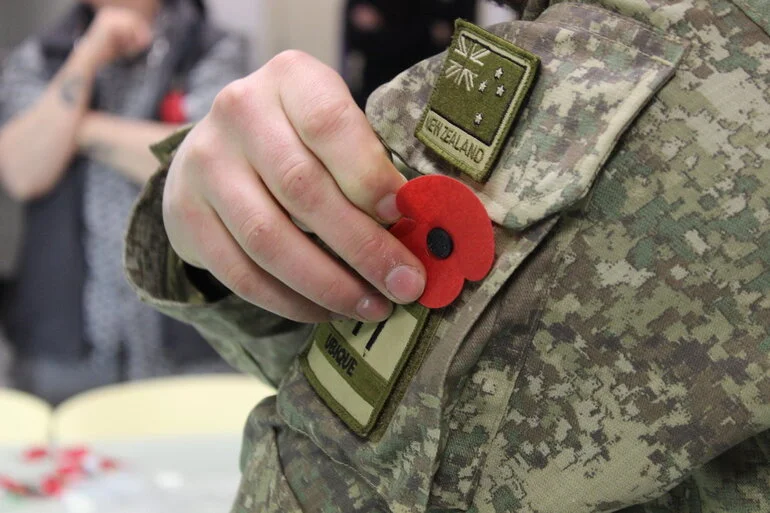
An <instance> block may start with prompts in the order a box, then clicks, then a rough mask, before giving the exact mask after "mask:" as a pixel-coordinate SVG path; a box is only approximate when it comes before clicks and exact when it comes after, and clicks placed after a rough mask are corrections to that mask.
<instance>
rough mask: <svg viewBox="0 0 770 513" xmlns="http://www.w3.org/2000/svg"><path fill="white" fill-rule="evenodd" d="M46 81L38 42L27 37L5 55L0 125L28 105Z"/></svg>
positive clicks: (0, 74)
mask: <svg viewBox="0 0 770 513" xmlns="http://www.w3.org/2000/svg"><path fill="white" fill-rule="evenodd" d="M47 84H48V79H47V76H46V71H45V61H44V60H43V54H42V51H41V49H40V44H39V43H38V42H37V41H36V40H34V39H29V40H27V41H26V42H24V43H23V44H22V45H21V46H20V47H19V48H17V49H16V50H15V51H14V52H13V53H11V55H9V56H8V59H7V60H6V62H5V65H4V66H3V70H2V73H0V125H2V124H4V123H6V122H7V121H8V120H10V119H11V118H13V117H14V116H16V115H17V114H19V113H21V112H24V111H25V110H27V109H29V108H30V107H31V106H32V105H33V104H34V103H35V102H36V101H37V100H38V98H40V96H41V95H42V94H43V92H44V91H45V88H46V87H47Z"/></svg>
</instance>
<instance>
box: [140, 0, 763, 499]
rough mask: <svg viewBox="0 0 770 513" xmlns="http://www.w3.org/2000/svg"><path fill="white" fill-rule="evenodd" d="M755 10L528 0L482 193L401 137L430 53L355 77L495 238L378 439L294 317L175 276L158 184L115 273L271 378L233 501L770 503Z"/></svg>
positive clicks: (505, 29)
mask: <svg viewBox="0 0 770 513" xmlns="http://www.w3.org/2000/svg"><path fill="white" fill-rule="evenodd" d="M768 5H770V4H768V3H767V2H764V1H762V0H734V1H732V2H730V1H726V0H596V1H588V2H581V3H560V2H552V3H549V2H547V1H546V0H532V1H530V2H529V3H528V4H527V5H526V6H524V10H523V13H524V18H523V20H522V21H515V22H510V23H505V24H502V25H498V26H495V27H492V28H490V29H489V30H490V31H491V32H493V33H494V34H496V35H498V36H500V37H502V38H503V39H505V40H508V41H510V42H513V43H514V44H516V45H517V46H518V47H521V48H523V49H526V50H527V51H529V52H532V53H533V54H535V55H537V56H538V57H539V58H540V73H539V77H538V78H537V80H536V82H535V83H534V86H533V88H532V90H531V93H530V96H529V98H528V100H527V101H526V102H525V103H524V107H523V109H522V111H521V112H520V114H519V117H518V119H517V120H516V122H515V123H514V125H513V127H512V130H511V132H510V135H509V136H508V138H507V139H506V140H505V143H504V146H503V147H502V150H501V154H500V157H499V160H497V162H496V165H495V166H494V169H493V170H492V174H491V177H490V179H489V180H488V181H487V182H486V183H483V184H481V183H476V182H474V181H473V180H470V179H468V178H466V177H464V175H462V174H461V173H459V172H458V171H457V170H456V168H454V167H453V166H452V165H450V164H448V163H447V162H446V161H444V160H443V159H442V158H441V157H439V156H438V155H437V154H436V153H434V152H432V151H431V150H429V149H428V148H426V147H425V146H424V145H423V144H422V143H421V142H419V141H418V140H417V139H416V138H415V135H414V134H415V130H416V128H417V125H418V123H419V121H420V118H421V116H422V115H423V112H424V110H425V106H426V105H427V103H428V101H429V97H430V94H431V90H432V89H433V86H434V84H435V83H436V82H437V80H439V78H440V73H441V70H442V69H443V68H442V66H443V63H444V59H445V55H438V56H436V57H434V58H431V59H428V60H426V61H423V62H422V63H420V64H418V65H416V66H415V67H413V68H411V69H409V70H407V71H405V72H404V73H403V74H401V75H400V76H398V77H397V78H396V79H394V80H393V81H392V82H391V83H389V84H386V85H385V86H383V87H381V88H380V89H379V90H378V91H376V92H375V93H374V95H373V96H372V97H371V98H370V100H369V103H368V105H367V115H368V116H369V119H370V121H371V123H372V125H373V126H374V128H375V130H376V131H377V132H378V134H379V135H380V137H381V138H382V140H383V141H384V144H386V145H387V146H388V148H389V149H390V150H391V152H392V153H393V155H394V157H397V159H396V160H397V161H398V162H400V165H402V167H403V168H404V169H408V170H411V171H413V172H415V173H418V174H435V173H441V174H446V175H450V176H453V177H455V178H457V179H459V180H462V181H463V182H465V183H466V184H468V185H469V186H471V187H472V188H473V189H474V190H475V191H476V193H477V195H478V197H479V198H480V199H481V201H482V202H483V203H484V205H485V206H486V207H487V211H488V213H489V215H490V217H491V219H492V220H493V222H494V226H495V238H496V242H497V244H496V248H497V253H496V260H495V263H494V265H493V269H492V271H491V272H490V274H489V275H488V276H487V278H486V279H485V280H484V281H483V282H480V283H477V284H466V287H465V288H464V290H463V292H462V295H461V296H460V298H459V299H458V300H457V301H455V302H454V303H453V304H451V305H450V306H448V307H446V308H444V309H441V310H436V311H433V312H432V314H431V319H432V320H431V322H432V323H433V329H431V330H426V331H425V332H423V335H422V338H424V339H426V340H423V341H422V343H424V344H425V345H426V346H427V347H428V348H429V349H428V351H427V353H426V354H425V355H424V357H422V359H421V361H419V362H418V364H415V365H412V366H411V367H409V366H408V367H407V368H408V371H405V376H404V377H402V378H401V385H402V390H401V393H400V394H394V395H393V396H392V397H391V399H390V401H389V403H388V404H387V405H386V406H385V410H386V411H387V415H384V416H383V419H384V420H383V421H382V424H383V425H381V426H378V429H377V430H376V436H374V435H372V436H368V437H361V436H359V435H357V434H355V433H354V432H352V431H351V429H350V428H348V426H347V424H346V423H345V422H343V420H342V419H341V418H340V417H339V416H337V415H336V414H335V413H334V412H333V411H332V410H331V409H330V408H329V407H328V406H327V405H326V404H327V403H326V402H324V400H323V398H322V397H320V395H319V394H318V393H316V391H315V389H314V388H313V387H312V386H311V383H309V381H308V378H307V377H306V375H305V373H303V371H302V368H301V367H302V366H301V364H300V360H301V358H299V357H298V355H301V354H302V352H303V348H305V347H306V344H307V339H308V334H309V333H310V331H311V330H312V327H310V326H302V325H296V324H294V323H291V322H288V321H286V320H282V319H280V318H276V317H275V316H272V315H269V314H267V313H265V312H262V311H260V310H258V309H256V308H255V307H253V306H250V305H249V304H247V303H245V302H243V301H242V300H240V299H238V298H237V297H234V296H231V297H227V298H225V299H223V300H220V301H217V302H211V303H209V302H206V300H205V299H204V297H203V296H202V295H201V293H200V292H198V291H197V290H196V289H195V287H194V286H193V285H192V284H191V283H189V281H187V280H186V278H185V276H184V274H183V273H181V272H180V264H179V261H178V258H177V257H176V256H175V255H174V254H173V252H172V251H171V249H170V248H169V244H168V241H167V240H166V238H165V236H164V230H163V226H162V216H161V193H162V185H163V183H164V179H165V177H164V174H163V173H159V174H158V175H156V176H155V178H154V179H153V180H152V181H151V182H150V183H149V185H148V187H147V189H146V190H145V193H144V195H143V197H142V198H141V200H140V201H139V203H138V205H137V207H136V211H135V214H134V218H133V221H132V224H131V228H130V232H129V235H128V244H127V253H126V266H127V270H128V275H129V277H130V279H131V280H132V282H133V283H134V285H135V286H136V288H137V290H138V291H139V294H140V295H141V296H142V297H143V298H144V299H145V300H146V301H148V302H149V303H151V304H153V305H155V306H156V307H158V308H159V309H160V310H162V311H164V312H166V313H168V314H170V315H172V316H175V317H177V318H180V319H184V320H186V321H188V322H191V323H193V324H195V325H196V326H197V327H198V328H199V329H200V330H201V332H202V333H203V334H204V335H206V336H207V338H208V339H209V340H210V341H211V343H212V344H213V345H214V347H216V348H217V349H218V350H219V351H220V353H221V354H222V355H223V356H224V357H225V358H226V359H227V360H228V361H229V362H231V363H232V364H233V365H234V366H236V367H237V368H239V369H241V370H243V371H244V372H249V373H252V374H255V375H257V376H260V377H262V378H263V379H265V380H266V381H268V382H270V383H272V384H274V385H276V386H277V387H278V395H277V396H276V397H274V398H269V399H267V400H265V401H263V402H262V403H261V404H260V405H258V406H257V407H256V408H255V410H254V411H253V413H252V415H251V416H250V418H249V420H248V423H247V428H246V432H245V439H244V446H243V453H242V461H241V464H242V470H243V482H242V484H241V487H240V491H239V494H238V497H237V499H236V502H235V505H234V509H233V511H234V512H236V513H246V512H299V511H305V512H336V511H343V512H353V511H367V512H368V511H377V512H388V511H390V512H394V513H402V512H420V511H430V512H449V511H453V512H454V511H471V512H494V513H502V512H508V511H510V512H522V513H524V512H532V513H535V512H537V513H599V512H609V511H618V510H623V511H625V512H627V513H632V512H633V513H642V512H644V513H705V512H709V513H718V512H725V513H726V512H736V511H740V512H747V513H748V512H757V513H759V512H767V511H770V431H768V429H770V297H769V296H768V290H769V289H770V36H768V29H770V7H769V6H768ZM175 142H177V141H170V142H169V143H168V144H166V145H164V146H161V147H159V150H161V156H162V160H163V162H164V163H165V164H167V163H168V160H169V159H170V154H171V150H172V149H173V147H174V143H175Z"/></svg>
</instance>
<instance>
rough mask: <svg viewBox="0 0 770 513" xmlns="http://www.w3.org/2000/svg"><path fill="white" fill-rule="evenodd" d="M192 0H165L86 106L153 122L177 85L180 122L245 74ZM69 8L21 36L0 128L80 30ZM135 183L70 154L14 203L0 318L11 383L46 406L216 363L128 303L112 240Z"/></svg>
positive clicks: (239, 53) (2, 100)
mask: <svg viewBox="0 0 770 513" xmlns="http://www.w3.org/2000/svg"><path fill="white" fill-rule="evenodd" d="M194 3H195V2H188V1H186V0H169V1H167V2H165V4H164V8H163V11H162V12H161V13H160V14H159V16H158V19H157V20H156V26H155V33H156V37H155V41H154V43H153V45H152V47H151V49H150V50H149V51H148V52H147V53H146V54H145V55H142V56H140V57H138V58H136V59H132V60H130V61H129V60H127V61H120V62H117V63H114V64H112V65H110V66H108V67H106V68H105V69H103V70H102V71H100V73H99V74H98V76H97V79H96V82H95V84H94V93H93V97H92V105H91V108H92V109H94V110H99V111H103V112H108V113H111V114H114V115H118V116H121V117H124V118H128V119H145V120H158V119H159V109H160V104H161V103H162V101H163V99H164V98H165V97H166V95H167V94H168V93H170V92H171V91H182V92H183V93H184V98H185V110H186V113H187V118H188V120H189V121H195V120H197V119H199V118H201V117H202V116H203V115H205V113H206V112H207V111H208V109H209V107H210V105H211V102H212V101H213V99H214V96H215V95H216V93H217V92H218V91H219V90H220V89H221V88H222V87H223V86H224V85H226V84H227V83H229V82H230V81H232V80H234V79H236V78H239V77H240V76H242V75H243V74H244V72H245V52H244V46H243V44H242V42H241V41H240V40H239V39H237V38H234V37H232V36H230V35H228V34H226V33H224V32H222V31H220V30H218V29H216V28H215V27H213V26H212V25H211V24H209V23H208V21H207V20H206V18H205V15H204V13H203V12H202V11H200V10H199V9H197V8H195V7H194V5H193V4H194ZM92 17H93V12H92V11H91V10H90V9H88V8H86V7H84V6H82V5H81V6H78V7H76V8H75V9H73V11H72V12H71V13H70V14H69V15H68V16H66V17H65V18H64V19H63V20H61V22H60V23H59V24H58V25H57V26H55V27H54V28H53V29H52V30H49V31H46V32H45V33H44V34H42V35H40V36H37V37H32V38H30V39H28V40H27V41H25V42H24V43H23V44H22V45H21V46H20V47H19V48H18V49H17V50H16V51H15V52H14V53H13V54H11V55H10V56H9V58H8V61H7V63H6V65H5V67H4V69H3V73H2V76H1V77H0V106H1V107H2V108H0V123H3V122H5V121H7V120H8V119H10V118H11V117H13V116H15V115H17V114H19V113H21V112H23V111H25V110H26V109H28V108H29V107H30V106H31V105H33V104H34V103H35V101H36V100H37V98H38V97H39V96H40V94H42V92H43V91H44V90H45V89H46V87H47V86H48V83H49V82H50V80H51V79H52V77H53V76H54V75H55V74H56V73H57V72H58V70H59V69H60V67H61V66H62V65H63V63H64V62H65V61H66V59H67V57H68V56H69V53H70V52H71V50H72V48H73V46H74V44H75V42H76V41H77V39H78V38H79V37H80V36H81V35H82V34H83V33H84V32H85V31H86V29H87V27H88V24H89V23H90V21H91V19H92ZM138 192H139V186H138V185H136V184H134V183H132V182H131V181H129V180H128V179H127V178H125V177H123V175H121V174H120V173H118V172H117V171H116V170H114V169H111V168H109V167H107V166H104V165H102V164H100V163H98V162H96V161H91V160H88V159H85V158H81V157H78V158H76V159H74V161H73V162H72V164H71V165H70V168H69V169H68V170H67V172H66V174H65V175H64V178H63V179H62V181H61V182H60V183H59V184H58V185H57V186H56V187H55V188H54V190H53V191H52V192H51V193H49V194H48V195H46V196H45V197H43V198H40V199H37V200H35V201H31V202H29V203H28V204H26V205H25V206H24V216H25V224H26V229H25V236H24V241H23V245H22V248H21V258H20V260H19V268H18V271H17V273H16V275H15V277H14V279H13V281H12V283H11V284H10V285H9V286H8V287H4V288H5V290H4V291H2V292H3V295H4V296H5V297H4V298H2V299H3V301H2V304H3V305H4V307H3V308H2V317H0V319H2V322H1V323H0V324H2V325H4V327H5V328H6V331H7V335H8V338H9V340H10V341H11V344H12V346H13V348H14V350H15V353H16V363H15V364H14V366H13V380H14V385H15V386H17V387H18V388H21V389H24V390H27V391H30V392H32V393H35V394H37V395H39V396H41V397H44V398H46V399H47V400H49V401H51V402H54V403H56V402H59V401H61V400H63V399H66V398H67V397H69V396H71V395H73V394H75V393H78V392H80V391H82V390H85V389H88V388H91V387H94V386H100V385H105V384H109V383H113V382H116V381H122V380H127V379H141V378H147V377H154V376H161V375H167V374H177V373H186V372H204V371H205V372H211V371H217V370H226V366H225V365H224V364H223V362H222V361H221V359H220V358H219V357H218V356H217V355H216V353H215V352H214V351H213V350H212V349H210V348H209V346H208V345H207V344H205V343H204V342H203V340H202V339H201V338H200V336H199V335H198V334H197V333H196V332H195V331H194V330H191V329H190V328H189V327H187V326H184V325H182V324H180V323H177V322H176V321H172V320H171V319H168V318H165V317H161V316H158V315H157V314H156V313H155V312H153V311H151V310H150V309H149V308H147V307H145V306H144V305H142V304H141V303H139V302H138V301H135V300H134V296H135V295H134V294H133V292H132V291H131V289H130V287H129V286H128V284H127V283H126V282H125V279H124V278H123V274H122V271H121V265H120V262H121V252H122V243H121V240H122V235H123V232H124V230H125V221H126V219H127V218H128V215H129V213H130V209H131V205H132V203H133V200H134V198H135V197H136V195H137V194H138Z"/></svg>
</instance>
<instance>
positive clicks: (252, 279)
mask: <svg viewBox="0 0 770 513" xmlns="http://www.w3.org/2000/svg"><path fill="white" fill-rule="evenodd" d="M223 277H224V283H225V285H226V286H227V288H229V289H230V290H232V291H233V293H234V294H235V295H237V296H239V297H242V298H244V299H251V300H253V299H254V298H256V297H258V292H259V288H260V287H259V284H258V283H257V279H256V276H255V275H254V273H252V272H251V269H249V267H248V266H243V265H239V264H234V265H231V266H229V267H227V268H226V269H225V270H224V273H223Z"/></svg>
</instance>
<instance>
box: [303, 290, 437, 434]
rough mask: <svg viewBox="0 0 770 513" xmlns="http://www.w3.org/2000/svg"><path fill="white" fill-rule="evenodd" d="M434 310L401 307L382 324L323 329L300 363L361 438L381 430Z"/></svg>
mask: <svg viewBox="0 0 770 513" xmlns="http://www.w3.org/2000/svg"><path fill="white" fill-rule="evenodd" d="M429 313H430V310H429V309H427V308H425V307H423V306H421V305H419V304H417V303H414V304H411V305H396V306H395V308H394V310H393V313H392V314H391V316H390V317H389V318H388V319H386V320H384V321H382V322H380V323H362V322H357V321H354V320H348V321H335V322H330V323H324V324H319V325H318V327H317V328H316V331H315V333H314V334H313V340H312V342H311V344H310V345H309V347H308V349H307V351H306V352H305V353H304V354H303V355H302V357H301V358H300V364H301V366H302V370H303V372H304V373H305V376H306V377H307V379H308V381H309V382H310V384H311V385H312V386H313V388H314V389H315V391H316V392H317V393H318V395H319V396H320V397H321V399H323V401H324V402H325V403H326V405H327V406H328V407H329V408H330V409H331V410H332V411H334V412H335V413H336V414H337V415H338V416H339V417H340V418H341V419H342V420H343V421H344V422H345V423H346V424H347V425H348V427H349V428H350V429H351V430H353V431H354V432H355V433H357V434H359V435H361V436H366V435H368V434H369V433H370V432H371V431H372V429H373V428H374V426H375V423H376V421H377V419H378V418H379V416H380V413H381V412H382V409H383V407H384V406H385V403H386V401H387V399H388V398H389V397H390V395H391V393H392V392H393V390H394V387H395V385H396V383H397V382H398V381H399V378H400V377H401V373H402V370H403V369H404V366H405V364H406V362H407V361H408V359H409V356H410V355H411V354H412V352H413V350H414V348H415V346H416V344H417V341H418V339H419V338H420V334H421V333H422V332H423V330H424V328H425V327H426V320H427V318H428V314H429Z"/></svg>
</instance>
